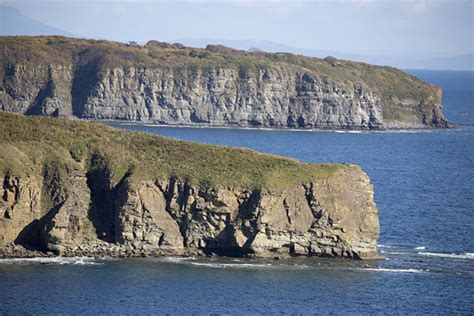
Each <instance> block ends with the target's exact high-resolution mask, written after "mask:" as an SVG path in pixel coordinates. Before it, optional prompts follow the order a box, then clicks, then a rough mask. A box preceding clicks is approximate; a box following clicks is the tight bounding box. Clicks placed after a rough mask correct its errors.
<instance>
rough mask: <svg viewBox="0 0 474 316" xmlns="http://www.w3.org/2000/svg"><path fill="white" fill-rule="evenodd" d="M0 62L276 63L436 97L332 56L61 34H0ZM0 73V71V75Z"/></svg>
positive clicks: (390, 72) (250, 66) (416, 84)
mask: <svg viewBox="0 0 474 316" xmlns="http://www.w3.org/2000/svg"><path fill="white" fill-rule="evenodd" d="M0 60H1V61H2V63H3V65H6V64H15V63H19V62H21V63H45V64H49V63H63V64H64V65H68V64H71V63H73V62H79V63H80V64H86V63H88V62H91V61H94V62H97V63H98V64H99V66H105V67H106V66H114V67H115V66H119V65H121V66H136V67H160V68H162V67H165V68H168V67H173V68H188V67H199V68H209V69H212V68H218V67H234V68H238V69H240V70H241V72H242V75H244V73H245V71H253V70H257V69H259V68H264V67H266V66H268V65H270V64H271V65H282V66H284V67H292V68H298V69H300V70H306V71H310V72H314V73H317V74H320V75H323V76H327V77H330V78H335V79H339V80H341V81H352V82H359V81H362V82H365V83H367V84H368V85H369V86H371V87H377V88H378V89H379V90H380V92H381V93H382V94H383V96H384V97H386V98H387V99H390V98H392V97H397V98H405V97H411V98H422V97H427V96H429V95H433V94H435V93H436V87H435V86H432V85H429V84H426V83H425V82H423V81H421V80H419V79H417V78H415V77H413V76H410V75H408V74H406V73H404V72H403V71H400V70H398V69H396V68H393V67H380V66H374V65H370V64H366V63H361V62H353V61H345V60H338V59H335V58H331V57H328V58H325V59H320V58H315V57H306V56H301V55H294V54H290V53H266V52H247V51H241V50H236V49H231V48H227V47H224V46H220V45H208V47H207V48H206V49H201V48H192V47H186V46H183V45H181V44H168V43H164V42H158V41H149V42H148V43H147V44H146V45H144V46H140V45H137V44H123V43H118V42H112V41H106V40H89V39H74V38H68V37H64V36H36V37H31V36H0ZM0 73H1V72H0Z"/></svg>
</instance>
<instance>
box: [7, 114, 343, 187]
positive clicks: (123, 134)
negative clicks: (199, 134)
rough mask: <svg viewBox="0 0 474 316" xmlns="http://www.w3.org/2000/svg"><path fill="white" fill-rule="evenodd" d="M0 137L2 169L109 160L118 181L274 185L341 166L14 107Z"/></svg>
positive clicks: (70, 165)
mask: <svg viewBox="0 0 474 316" xmlns="http://www.w3.org/2000/svg"><path fill="white" fill-rule="evenodd" d="M0 143H1V144H2V146H1V148H0V171H2V172H3V173H4V174H6V173H8V172H11V173H14V174H23V173H25V172H38V169H39V172H44V170H42V168H49V167H54V168H49V169H48V170H55V172H62V171H61V170H65V169H67V168H73V166H74V165H75V164H77V163H80V164H88V165H87V167H88V169H94V168H102V167H103V165H106V167H107V169H108V170H111V173H112V174H111V177H112V178H113V180H114V181H115V182H117V181H119V180H120V179H121V178H122V177H123V176H124V175H125V174H126V173H127V172H129V171H130V172H132V174H133V178H134V179H160V178H169V177H176V178H178V179H182V180H187V181H189V182H190V183H193V184H196V185H202V186H213V187H222V186H233V187H247V188H261V187H263V188H270V189H271V188H282V187H288V186H291V185H294V184H298V183H306V182H311V181H313V180H317V179H321V178H325V177H327V176H329V175H330V174H332V173H333V172H334V171H336V170H337V169H338V168H339V166H338V165H335V164H318V165H317V164H303V163H300V162H298V161H296V160H293V159H289V158H283V157H277V156H273V155H268V154H260V153H257V152H254V151H252V150H248V149H242V148H226V147H218V146H212V145H204V144H197V143H192V142H185V141H177V140H172V139H168V138H164V137H159V136H154V135H150V134H146V133H135V132H127V131H120V130H116V129H113V128H110V127H107V126H103V125H101V124H97V123H90V122H81V121H71V120H66V119H50V118H46V117H26V116H22V115H17V114H11V113H0ZM44 166H46V167H44ZM58 166H59V167H58ZM57 178H58V179H60V178H61V177H57Z"/></svg>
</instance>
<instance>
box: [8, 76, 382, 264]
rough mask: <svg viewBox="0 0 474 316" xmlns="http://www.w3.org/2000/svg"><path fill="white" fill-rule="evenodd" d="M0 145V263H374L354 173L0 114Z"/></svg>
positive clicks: (372, 229) (375, 230)
mask: <svg viewBox="0 0 474 316" xmlns="http://www.w3.org/2000/svg"><path fill="white" fill-rule="evenodd" d="M58 69H59V68H58ZM62 69H63V70H64V68H62ZM33 73H34V72H33ZM53 73H54V71H53ZM51 82H53V81H51ZM51 84H52V85H53V86H54V85H55V84H53V83H51ZM55 89H56V88H55ZM0 144H1V146H0V179H1V181H2V187H1V191H0V193H1V196H0V256H29V255H38V254H39V255H44V254H47V253H49V255H64V256H77V255H87V256H100V255H109V256H161V255H212V254H214V255H226V256H256V257H274V256H276V257H279V256H329V257H347V258H373V257H374V256H376V242H377V239H378V236H379V221H378V215H377V208H376V206H375V203H374V198H373V190H372V185H371V184H370V181H369V178H368V176H367V175H366V174H365V173H364V172H363V171H362V170H361V169H360V168H359V167H358V166H356V165H352V164H307V163H301V162H299V161H297V160H293V159H289V158H283V157H278V156H273V155H268V154H261V153H257V152H254V151H251V150H248V149H241V148H227V147H218V146H211V145H204V144H196V143H191V142H184V141H177V140H171V139H167V138H163V137H159V136H154V135H151V134H145V133H134V132H127V131H120V130H117V129H113V128H111V127H107V126H103V125H100V124H98V123H92V122H84V121H80V120H68V119H64V118H47V117H38V116H35V117H33V116H24V115H19V114H13V113H6V112H3V113H0Z"/></svg>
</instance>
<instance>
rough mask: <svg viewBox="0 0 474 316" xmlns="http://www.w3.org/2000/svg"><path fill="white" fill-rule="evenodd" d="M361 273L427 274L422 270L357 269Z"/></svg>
mask: <svg viewBox="0 0 474 316" xmlns="http://www.w3.org/2000/svg"><path fill="white" fill-rule="evenodd" d="M358 270H362V271H376V272H394V273H423V272H427V271H426V270H422V269H390V268H363V269H358Z"/></svg>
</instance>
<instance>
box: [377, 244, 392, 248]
mask: <svg viewBox="0 0 474 316" xmlns="http://www.w3.org/2000/svg"><path fill="white" fill-rule="evenodd" d="M377 247H378V248H396V247H395V246H388V245H380V244H379V245H377Z"/></svg>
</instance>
